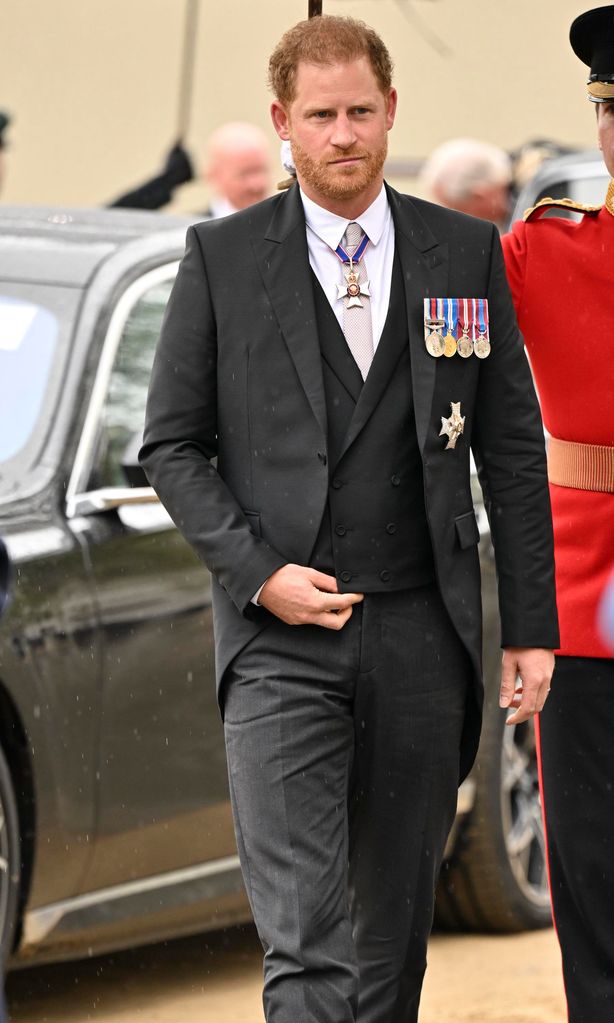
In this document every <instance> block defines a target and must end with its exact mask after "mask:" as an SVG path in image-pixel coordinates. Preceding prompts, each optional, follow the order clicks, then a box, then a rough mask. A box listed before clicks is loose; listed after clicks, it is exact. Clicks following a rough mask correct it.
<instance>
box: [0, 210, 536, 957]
mask: <svg viewBox="0 0 614 1023" xmlns="http://www.w3.org/2000/svg"><path fill="white" fill-rule="evenodd" d="M187 223H188V222H187V221H183V220H180V219H176V218H171V217H164V216H161V215H159V214H144V213H127V212H120V211H58V210H48V209H42V208H39V209H34V208H9V207H5V208H3V209H2V210H1V211H0V939H1V943H2V950H3V952H4V954H5V955H7V956H8V957H9V959H10V961H11V962H12V963H14V964H18V963H26V962H28V961H43V960H51V959H59V958H63V957H64V958H68V957H70V958H76V957H78V956H83V955H88V954H92V953H93V952H101V951H103V950H106V949H111V948H118V947H122V946H128V945H133V944H137V943H142V942H145V941H152V940H156V939H159V938H163V937H170V936H174V935H179V934H183V933H189V932H195V931H201V930H206V929H209V928H219V927H221V926H224V925H226V924H229V923H231V922H233V921H240V920H244V919H247V918H248V917H249V909H248V905H247V901H246V898H245V894H244V891H243V886H242V882H241V876H240V871H239V862H238V858H237V854H236V849H235V842H234V836H233V828H232V819H231V812H230V805H229V799H228V789H227V777H226V766H225V757H224V749H223V741H222V729H221V723H220V717H219V711H218V707H217V704H216V698H215V685H214V681H213V642H212V624H211V604H210V577H209V574H208V572H207V571H206V570H205V568H204V567H203V566H202V565H201V564H200V563H199V562H198V560H197V559H196V556H195V555H194V553H193V552H192V551H191V549H190V548H189V547H188V546H187V545H186V543H185V542H184V541H183V539H182V538H181V536H180V535H179V533H178V532H177V531H176V529H175V528H174V527H173V525H172V523H171V521H170V519H169V518H168V516H167V514H166V512H165V511H164V509H163V508H162V507H161V506H160V504H159V503H158V501H157V499H156V498H155V495H154V494H153V491H152V490H151V489H150V488H148V487H147V486H146V481H145V480H144V478H143V476H142V473H141V471H140V469H139V467H138V464H137V461H136V451H137V450H138V447H139V444H140V437H141V432H142V424H143V416H144V408H145V396H146V390H147V384H148V377H149V372H150V367H151V363H152V358H153V352H154V347H155V343H156V339H157V335H158V331H159V327H160V322H161V319H162V316H163V312H164V307H165V303H166V300H167V297H168V294H169V290H170V287H171V284H172V281H173V278H174V275H175V272H176V268H177V265H178V260H179V258H180V256H181V254H182V251H183V246H184V238H185V230H186V226H187ZM476 487H477V484H476ZM475 500H476V508H477V512H478V517H479V521H480V522H481V528H482V532H483V536H482V544H481V548H482V562H483V569H484V575H485V590H484V603H485V626H486V647H485V658H486V675H487V690H488V693H487V706H486V716H485V730H484V739H483V743H482V748H481V753H480V756H479V761H478V764H477V766H476V768H475V769H474V771H473V773H472V775H471V776H470V778H469V779H468V781H467V782H466V783H465V784H464V786H463V787H462V789H461V791H460V794H459V812H458V815H457V820H456V825H455V828H454V831H453V834H452V835H451V838H450V842H449V844H448V850H447V854H446V863H445V866H444V870H443V873H442V880H441V884H440V889H441V890H440V893H439V897H438V916H439V920H440V923H442V924H443V925H445V926H453V927H472V928H480V929H496V930H517V929H522V928H524V927H533V926H543V925H546V924H547V923H548V922H549V919H550V917H549V908H548V896H547V890H546V881H545V868H544V852H543V836H542V828H541V816H540V809H539V796H538V791H537V780H536V769H535V751H534V742H533V733H532V729H531V727H530V726H528V725H522V726H519V727H517V728H515V729H505V728H504V716H505V715H504V714H503V713H502V712H500V711H499V710H498V707H497V690H498V675H499V663H500V651H499V635H498V632H499V626H498V619H497V613H496V609H495V608H496V601H495V595H494V588H495V584H494V568H493V559H492V552H491V549H490V541H489V535H488V526H487V522H486V518H485V515H484V510H483V508H482V506H481V504H480V496H479V491H478V490H477V489H476V494H475Z"/></svg>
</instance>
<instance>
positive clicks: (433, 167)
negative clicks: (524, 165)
mask: <svg viewBox="0 0 614 1023" xmlns="http://www.w3.org/2000/svg"><path fill="white" fill-rule="evenodd" d="M420 179H421V183H422V185H423V187H424V188H425V189H426V191H428V193H429V194H430V196H431V197H432V198H433V199H434V200H435V202H438V203H439V204H440V205H441V206H447V207H448V209H451V210H459V211H460V212H461V213H469V214H470V215H471V216H472V217H479V218H480V219H481V220H491V221H492V222H493V223H494V224H496V225H497V227H499V228H501V227H504V226H505V225H506V223H507V221H508V219H509V215H510V189H511V185H512V163H511V160H510V158H509V156H508V154H507V153H506V152H505V151H504V150H503V149H499V148H498V147H497V146H493V145H490V143H488V142H480V141H479V140H478V139H450V141H449V142H444V143H443V144H442V145H441V146H438V147H437V148H436V149H434V150H433V152H432V153H431V155H430V156H429V158H428V159H427V160H426V161H425V163H424V165H423V167H422V170H421V173H420Z"/></svg>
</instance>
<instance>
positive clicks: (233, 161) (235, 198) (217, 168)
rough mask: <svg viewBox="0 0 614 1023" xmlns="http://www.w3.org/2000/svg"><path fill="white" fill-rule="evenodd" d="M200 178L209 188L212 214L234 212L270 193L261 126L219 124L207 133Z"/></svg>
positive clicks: (268, 161)
mask: <svg viewBox="0 0 614 1023" xmlns="http://www.w3.org/2000/svg"><path fill="white" fill-rule="evenodd" d="M203 179H204V181H205V182H206V184H207V185H208V186H209V188H210V189H211V193H212V194H211V203H210V209H209V211H207V212H209V213H210V215H211V216H212V217H225V216H227V215H228V214H229V213H237V212H238V211H239V210H244V209H245V208H246V207H247V206H251V205H252V204H253V203H255V202H260V201H261V200H262V199H266V198H267V196H268V195H270V193H271V180H272V168H271V150H270V146H269V141H268V139H267V136H266V135H265V133H264V132H263V131H262V129H261V128H257V127H256V125H255V124H248V123H247V122H245V121H232V122H230V123H229V124H223V125H222V126H221V127H220V128H217V129H216V131H214V132H213V134H212V135H211V136H210V137H209V142H208V146H207V159H206V162H205V166H204V168H203Z"/></svg>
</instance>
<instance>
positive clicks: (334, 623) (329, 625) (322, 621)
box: [313, 604, 353, 632]
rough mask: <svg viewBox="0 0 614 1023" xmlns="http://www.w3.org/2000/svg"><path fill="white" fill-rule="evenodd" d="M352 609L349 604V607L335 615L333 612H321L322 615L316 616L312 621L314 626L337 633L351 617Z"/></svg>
mask: <svg viewBox="0 0 614 1023" xmlns="http://www.w3.org/2000/svg"><path fill="white" fill-rule="evenodd" d="M352 610H353V607H352V605H351V604H350V606H349V607H345V608H343V610H342V611H339V612H337V613H335V612H334V611H332V612H331V611H323V612H322V614H319V615H317V617H316V618H315V619H314V622H313V624H314V625H321V626H322V628H324V629H335V631H337V632H338V631H339V629H342V628H343V626H344V625H345V623H346V622H347V621H348V620H349V619H350V618H351V617H352Z"/></svg>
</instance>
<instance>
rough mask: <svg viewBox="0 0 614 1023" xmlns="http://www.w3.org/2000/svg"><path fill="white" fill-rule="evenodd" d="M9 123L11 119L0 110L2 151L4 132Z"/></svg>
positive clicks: (2, 147)
mask: <svg viewBox="0 0 614 1023" xmlns="http://www.w3.org/2000/svg"><path fill="white" fill-rule="evenodd" d="M10 123H11V119H10V117H9V115H8V114H5V113H4V111H3V110H0V149H4V145H5V142H4V132H5V129H6V128H8V126H9V124H10Z"/></svg>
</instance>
